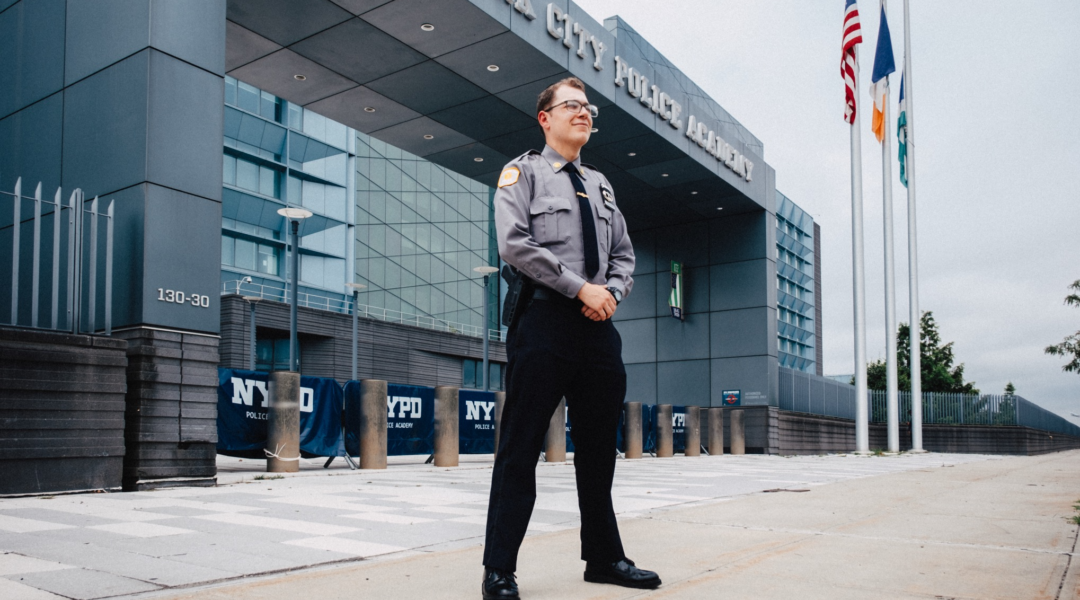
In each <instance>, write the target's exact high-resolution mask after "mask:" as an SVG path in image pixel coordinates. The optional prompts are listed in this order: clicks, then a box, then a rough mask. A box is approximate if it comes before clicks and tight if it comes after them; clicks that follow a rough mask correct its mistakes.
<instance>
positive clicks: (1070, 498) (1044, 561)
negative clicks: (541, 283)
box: [0, 452, 1080, 600]
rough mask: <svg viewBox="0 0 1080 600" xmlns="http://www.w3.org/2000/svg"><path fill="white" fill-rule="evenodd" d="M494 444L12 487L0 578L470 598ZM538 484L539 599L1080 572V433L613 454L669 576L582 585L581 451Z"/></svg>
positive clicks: (624, 490) (0, 544) (634, 529)
mask: <svg viewBox="0 0 1080 600" xmlns="http://www.w3.org/2000/svg"><path fill="white" fill-rule="evenodd" d="M485 458H486V459H489V458H490V457H474V458H473V459H472V462H469V463H463V465H462V467H459V468H456V469H435V468H433V467H431V466H426V465H422V464H416V463H417V462H418V461H412V462H411V463H410V462H409V461H399V464H393V465H391V468H390V469H387V470H385V471H348V470H346V469H341V468H336V469H335V468H332V469H330V470H329V471H322V470H321V468H311V469H306V470H304V471H303V472H301V473H299V474H296V475H292V476H289V477H286V478H285V479H281V480H267V479H261V480H255V479H254V478H253V477H254V475H255V472H253V471H250V470H247V469H249V467H247V466H246V465H245V464H244V463H241V462H237V461H235V460H234V459H223V460H225V462H224V463H223V464H222V465H221V467H222V475H223V477H222V479H223V481H225V482H229V483H226V484H225V485H221V486H219V487H217V488H212V489H206V488H203V489H198V488H186V489H175V490H161V491H156V492H139V493H130V494H82V495H73V496H57V497H55V498H48V499H47V498H21V499H0V551H2V552H3V554H0V597H2V598H4V599H5V600H7V599H20V598H28V599H30V598H57V597H68V598H88V599H89V598H103V597H115V596H127V597H153V598H159V597H160V598H165V597H168V598H260V599H263V598H265V599H274V598H282V599H285V598H289V599H290V600H291V599H292V598H317V599H319V600H323V599H331V598H349V599H350V600H352V599H354V598H357V597H363V598H410V597H418V598H475V597H478V587H479V580H480V574H481V567H480V556H481V547H480V544H481V543H482V541H483V521H484V517H483V515H484V512H485V509H486V495H487V487H488V481H489V478H490V463H489V462H488V460H486V459H485ZM228 460H234V462H228ZM245 462H246V461H245ZM260 464H261V463H255V464H254V465H252V466H258V465H260ZM538 488H539V490H540V498H539V501H538V504H537V510H536V513H535V514H534V518H533V522H532V524H531V527H530V535H529V537H528V538H527V539H526V541H525V544H524V547H523V550H522V556H521V560H520V564H521V570H520V572H519V573H518V575H519V580H520V582H521V585H522V591H523V597H525V598H527V599H530V600H532V599H537V600H538V599H543V598H551V599H554V598H559V599H562V598H630V597H676V598H716V597H725V598H772V597H777V598H779V597H784V598H790V597H797V598H817V597H821V598H826V597H827V598H1057V597H1060V598H1073V597H1076V595H1077V592H1078V589H1077V588H1078V586H1080V576H1078V575H1077V570H1078V565H1075V564H1074V565H1072V567H1071V568H1070V567H1069V561H1070V559H1071V555H1072V553H1073V552H1074V551H1075V543H1076V535H1077V527H1076V526H1075V525H1072V524H1070V523H1068V522H1067V521H1066V518H1067V517H1068V516H1070V515H1072V514H1076V513H1075V512H1074V511H1073V509H1072V504H1073V503H1074V502H1075V501H1077V500H1078V499H1080V452H1069V453H1060V454H1053V455H1046V456H1041V457H1020V458H1007V459H1002V458H1000V457H987V456H972V455H942V454H924V455H905V456H898V457H854V456H825V457H793V458H783V457H769V456H743V457H732V456H724V457H699V458H685V457H676V458H670V459H644V460H636V461H619V463H618V471H617V474H616V486H615V489H614V492H613V493H614V496H615V504H616V508H617V510H618V511H619V518H620V525H621V528H622V532H623V539H624V541H625V544H626V547H627V552H628V553H629V554H630V556H631V557H632V558H634V559H635V560H636V561H638V563H639V564H641V565H642V566H643V567H645V568H650V569H655V570H657V571H659V572H660V573H661V576H662V577H663V578H664V581H665V584H664V586H663V587H662V588H661V589H659V590H657V591H654V592H641V591H635V590H626V589H623V588H616V587H611V586H599V585H593V584H586V583H584V582H583V581H582V580H581V571H582V568H583V563H581V562H580V561H579V560H577V555H578V530H577V525H578V522H577V507H576V498H575V494H574V491H573V490H574V484H573V467H572V465H566V464H550V465H549V464H541V465H540V467H539V468H538ZM775 489H779V490H789V491H776V492H766V490H775ZM790 490H807V491H790ZM1059 588H1061V592H1060V595H1058V594H1059Z"/></svg>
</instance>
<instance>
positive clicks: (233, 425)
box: [217, 368, 343, 458]
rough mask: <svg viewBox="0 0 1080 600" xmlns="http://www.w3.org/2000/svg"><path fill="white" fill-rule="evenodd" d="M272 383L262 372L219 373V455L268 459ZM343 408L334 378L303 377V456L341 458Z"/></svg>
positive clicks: (301, 395)
mask: <svg viewBox="0 0 1080 600" xmlns="http://www.w3.org/2000/svg"><path fill="white" fill-rule="evenodd" d="M268 379H269V374H268V373H264V372H262V371H244V370H240V369H221V368H219V369H218V417H217V422H218V444H217V450H218V452H220V453H222V454H228V455H230V456H243V457H250V458H263V457H265V454H263V448H265V447H266V419H267V408H268V401H267V390H266V382H267V380H268ZM341 405H342V394H341V388H340V387H339V386H338V384H337V382H336V381H334V380H333V379H325V378H322V377H301V378H300V451H301V452H302V453H304V454H307V455H312V456H340V454H341V451H342V448H343V446H342V436H341Z"/></svg>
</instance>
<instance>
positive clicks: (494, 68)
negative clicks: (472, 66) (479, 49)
mask: <svg viewBox="0 0 1080 600" xmlns="http://www.w3.org/2000/svg"><path fill="white" fill-rule="evenodd" d="M498 70H499V65H488V71H491V72H492V73H494V72H495V71H498Z"/></svg>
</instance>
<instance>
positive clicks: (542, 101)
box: [536, 77, 585, 114]
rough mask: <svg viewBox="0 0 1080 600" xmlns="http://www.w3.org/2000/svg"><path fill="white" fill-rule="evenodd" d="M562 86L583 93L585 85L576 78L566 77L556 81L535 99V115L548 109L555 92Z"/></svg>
mask: <svg viewBox="0 0 1080 600" xmlns="http://www.w3.org/2000/svg"><path fill="white" fill-rule="evenodd" d="M564 85H568V86H570V87H572V88H575V89H579V90H581V91H583V92H584V91H585V83H584V82H582V81H581V80H580V79H578V78H577V77H567V78H566V79H561V80H559V81H556V82H555V83H553V84H551V85H549V86H547V87H546V88H544V91H542V92H540V95H539V96H537V97H536V114H540V113H541V112H543V111H544V109H546V108H548V105H550V104H551V100H552V98H554V97H555V92H556V90H558V89H559V88H561V87H562V86H564Z"/></svg>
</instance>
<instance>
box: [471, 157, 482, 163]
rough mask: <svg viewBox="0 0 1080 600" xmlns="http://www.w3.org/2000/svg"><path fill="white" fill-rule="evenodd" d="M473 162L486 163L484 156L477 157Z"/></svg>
mask: <svg viewBox="0 0 1080 600" xmlns="http://www.w3.org/2000/svg"><path fill="white" fill-rule="evenodd" d="M473 162H484V157H483V156H477V157H476V158H474V159H473Z"/></svg>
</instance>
